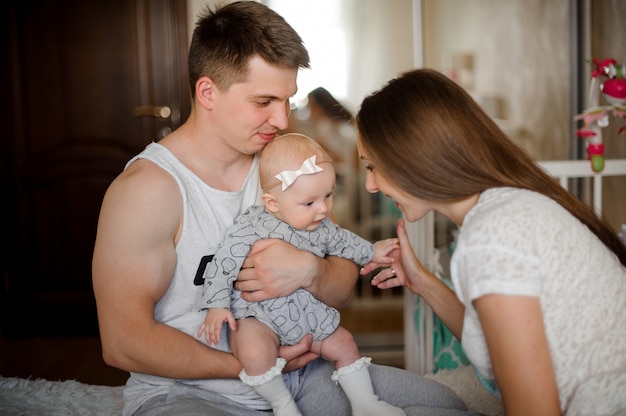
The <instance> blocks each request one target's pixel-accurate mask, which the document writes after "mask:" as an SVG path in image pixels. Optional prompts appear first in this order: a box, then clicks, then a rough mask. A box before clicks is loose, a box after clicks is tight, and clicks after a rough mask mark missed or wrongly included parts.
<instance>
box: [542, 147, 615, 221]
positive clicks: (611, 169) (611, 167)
mask: <svg viewBox="0 0 626 416" xmlns="http://www.w3.org/2000/svg"><path fill="white" fill-rule="evenodd" d="M539 166H541V167H542V168H543V169H544V170H545V171H546V172H547V173H549V174H550V175H551V176H554V177H555V178H557V179H558V180H559V182H560V183H561V186H563V187H564V188H565V189H570V188H569V182H570V181H569V180H570V179H578V178H592V180H593V190H592V192H593V197H592V198H591V205H592V206H593V208H594V209H595V210H596V212H597V213H601V212H602V178H603V177H605V176H626V159H608V160H606V161H605V164H604V170H603V171H602V172H599V173H596V172H594V171H593V170H592V169H591V166H590V163H589V161H587V160H550V161H541V162H539ZM625 191H626V190H625Z"/></svg>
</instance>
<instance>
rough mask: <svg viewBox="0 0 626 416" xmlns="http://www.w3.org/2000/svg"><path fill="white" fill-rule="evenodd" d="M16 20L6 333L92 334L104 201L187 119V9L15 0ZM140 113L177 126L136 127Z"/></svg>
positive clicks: (154, 0)
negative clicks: (168, 111) (132, 162)
mask: <svg viewBox="0 0 626 416" xmlns="http://www.w3.org/2000/svg"><path fill="white" fill-rule="evenodd" d="M8 10H9V17H8V20H9V21H8V22H6V23H7V27H8V28H9V47H8V49H7V50H6V51H5V50H4V49H3V54H4V55H5V57H6V58H12V59H9V62H10V66H9V70H8V72H9V77H10V83H11V96H10V97H8V98H7V100H8V102H10V103H11V105H10V107H11V108H10V110H9V112H10V115H9V120H10V121H11V124H10V126H9V130H10V134H9V138H8V140H9V143H8V145H7V146H6V149H7V151H6V152H3V155H2V156H1V158H2V169H3V175H4V176H5V180H3V182H2V187H3V189H2V195H3V196H4V197H6V201H5V202H4V206H3V212H6V215H5V217H4V218H3V220H2V221H3V228H4V229H6V230H7V238H6V239H4V240H3V245H4V246H5V250H3V258H4V259H3V261H2V263H3V266H2V271H3V278H4V282H3V283H4V284H3V289H2V299H1V300H2V331H3V333H4V334H5V335H6V336H8V337H12V336H22V335H36V334H41V335H48V334H50V335H59V334H83V333H95V332H97V322H96V313H95V301H94V299H93V291H92V286H91V256H92V253H93V244H94V240H95V232H96V226H97V218H98V213H99V209H100V204H101V201H102V198H103V196H104V193H105V191H106V189H107V187H108V185H109V184H110V182H111V181H112V180H113V178H115V176H117V174H119V172H121V170H122V169H123V167H124V165H125V163H126V162H127V161H128V160H129V159H130V158H131V157H132V156H133V155H134V154H136V153H138V152H139V151H140V150H141V149H143V147H145V146H146V145H147V144H148V143H150V142H151V141H153V140H156V139H157V138H158V137H159V134H161V132H162V131H163V129H167V130H172V129H175V128H176V127H178V125H179V124H180V121H181V120H184V119H185V118H186V117H187V115H188V114H189V108H190V98H189V87H188V83H187V64H186V56H187V39H186V33H187V32H186V11H185V2H184V0H133V1H121V0H117V1H111V0H90V1H82V0H65V1H56V0H36V1H28V0H27V1H18V0H11V1H10V2H9V6H8ZM155 100H157V102H155ZM140 105H168V106H170V107H171V108H172V112H173V113H175V114H176V115H178V117H175V118H168V119H164V120H161V119H156V118H154V117H139V118H138V117H134V116H133V109H134V108H135V107H137V106H140ZM42 320H45V325H43V324H42Z"/></svg>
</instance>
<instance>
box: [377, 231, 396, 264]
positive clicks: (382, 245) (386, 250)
mask: <svg viewBox="0 0 626 416" xmlns="http://www.w3.org/2000/svg"><path fill="white" fill-rule="evenodd" d="M399 248H400V243H399V242H398V239H397V238H388V239H386V240H380V241H377V242H375V243H374V257H373V258H372V261H371V262H370V263H378V264H380V265H389V264H391V263H393V262H394V258H393V257H391V256H390V254H391V252H393V251H394V250H395V249H399Z"/></svg>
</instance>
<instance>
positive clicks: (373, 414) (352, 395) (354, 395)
mask: <svg viewBox="0 0 626 416" xmlns="http://www.w3.org/2000/svg"><path fill="white" fill-rule="evenodd" d="M371 361H372V359H371V358H369V357H361V358H359V359H358V360H356V361H355V362H353V363H352V364H349V365H346V366H344V367H341V368H338V369H337V370H335V371H334V372H333V375H332V377H331V379H332V380H334V381H336V382H338V383H339V385H340V386H341V388H342V389H343V391H344V392H345V393H346V396H348V400H350V405H351V406H352V415H354V416H357V415H358V416H380V415H385V416H396V415H397V416H404V414H405V413H404V411H403V410H402V409H400V408H399V407H395V406H392V405H390V404H389V403H387V402H384V401H382V400H379V399H378V396H376V395H375V394H374V388H373V387H372V380H371V378H370V373H369V370H368V369H367V367H368V366H369V363H370V362H371Z"/></svg>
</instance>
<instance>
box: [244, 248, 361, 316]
mask: <svg viewBox="0 0 626 416" xmlns="http://www.w3.org/2000/svg"><path fill="white" fill-rule="evenodd" d="M357 278H358V266H357V265H356V264H354V263H353V262H352V261H350V260H346V259H343V258H340V257H331V256H329V257H326V258H320V257H318V256H316V255H314V254H312V253H309V252H308V251H303V250H299V249H297V248H295V247H294V246H292V245H291V244H289V243H287V242H284V241H282V240H275V239H266V240H259V241H257V242H256V243H255V244H254V246H253V247H252V251H251V252H250V254H249V255H248V257H247V258H246V260H245V262H244V264H243V268H242V270H241V272H240V273H239V277H238V280H237V283H236V285H235V287H236V288H237V289H238V290H241V291H242V292H243V293H242V297H243V298H244V299H246V300H248V301H252V302H258V301H261V300H265V299H271V298H275V297H280V296H286V295H289V294H291V293H293V292H294V291H296V290H297V289H299V288H303V289H306V290H308V291H309V292H311V293H312V294H313V295H314V296H315V297H316V298H318V299H320V300H321V301H322V302H324V303H326V304H327V305H330V306H333V307H335V308H338V309H340V308H343V307H345V306H347V305H348V304H350V302H351V301H352V299H353V297H354V286H355V284H356V279H357Z"/></svg>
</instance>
